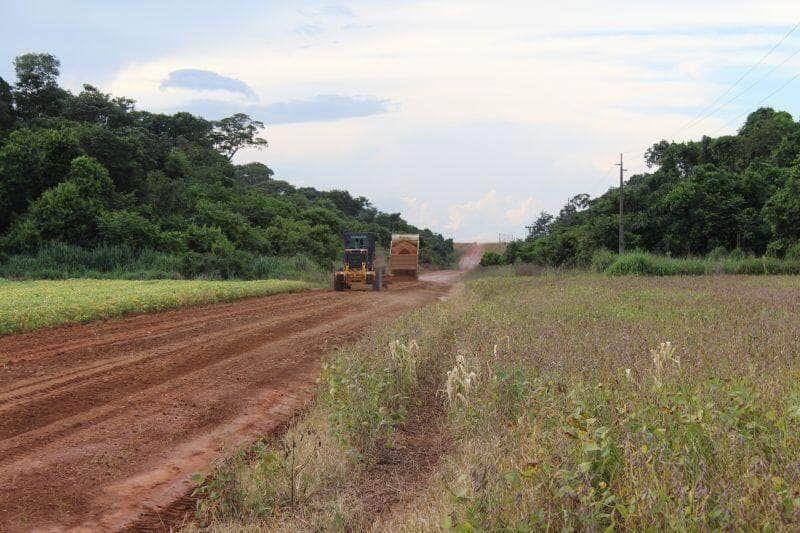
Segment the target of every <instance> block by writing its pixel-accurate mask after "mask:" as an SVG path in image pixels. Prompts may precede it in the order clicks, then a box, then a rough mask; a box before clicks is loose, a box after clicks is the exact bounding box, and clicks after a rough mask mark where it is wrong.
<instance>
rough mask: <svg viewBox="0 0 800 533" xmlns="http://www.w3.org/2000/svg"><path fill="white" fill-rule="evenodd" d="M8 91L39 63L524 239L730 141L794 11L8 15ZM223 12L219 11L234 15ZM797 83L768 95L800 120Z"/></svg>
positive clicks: (727, 5)
mask: <svg viewBox="0 0 800 533" xmlns="http://www.w3.org/2000/svg"><path fill="white" fill-rule="evenodd" d="M0 4H2V5H0V10H2V13H0V35H2V36H3V37H2V39H0V76H2V77H4V78H6V79H9V80H13V69H12V67H11V60H12V59H13V57H14V56H16V55H18V54H20V53H24V52H28V51H47V52H51V53H53V54H55V55H56V56H58V57H59V58H60V59H61V61H62V84H63V85H64V86H65V87H67V88H69V89H71V90H73V91H75V90H79V88H80V85H81V83H84V82H88V83H92V84H95V85H97V86H99V87H100V88H101V89H103V90H105V91H107V92H112V93H113V94H115V95H119V96H127V97H131V98H134V99H135V100H137V102H138V104H137V105H138V107H139V108H141V109H148V110H153V111H176V110H189V111H192V112H195V113H199V114H203V115H205V116H208V117H209V118H217V117H218V116H221V115H224V114H230V113H233V112H236V111H245V112H248V113H250V114H251V115H253V116H254V117H255V118H258V119H260V120H263V121H264V122H266V123H267V130H266V132H264V136H266V137H267V138H268V139H269V141H270V147H269V148H268V149H267V150H265V151H260V152H254V151H245V152H242V153H240V155H238V156H237V159H238V160H239V162H246V161H251V160H257V161H262V162H265V163H267V164H269V165H270V166H271V167H272V168H273V169H274V170H275V171H276V173H277V175H278V176H279V177H281V178H283V179H286V180H288V181H290V182H294V183H297V184H302V185H309V186H314V187H319V188H325V189H329V188H344V189H348V190H350V191H352V192H353V193H355V194H357V195H365V196H367V197H369V198H371V199H373V201H374V202H375V203H376V205H378V207H380V208H382V209H386V210H399V211H401V212H402V213H403V214H404V215H405V216H406V217H407V218H408V219H410V220H411V221H412V222H414V223H417V224H419V225H423V226H430V227H432V228H433V229H436V230H438V231H442V232H444V233H446V234H448V235H452V236H454V237H456V238H457V239H459V240H472V239H481V240H489V239H492V238H496V236H497V234H498V233H505V234H517V235H521V234H522V232H523V226H524V225H525V224H526V223H527V222H528V221H529V220H530V219H531V218H533V217H534V216H535V215H536V213H538V211H540V210H542V209H545V210H549V211H557V210H558V209H559V208H560V206H561V205H562V204H563V203H564V201H565V200H566V199H567V198H568V197H570V196H572V195H574V194H576V193H579V192H589V193H592V194H598V193H601V192H603V190H605V189H606V188H607V187H608V186H610V185H612V184H613V183H614V173H613V171H611V165H612V163H613V162H614V160H615V158H616V157H618V155H617V154H618V153H619V152H620V151H625V152H626V157H627V158H628V161H629V163H628V165H627V166H628V168H630V169H631V170H633V171H635V170H640V169H641V168H642V164H641V155H640V152H641V151H643V150H644V149H645V148H646V146H647V145H648V144H650V143H652V142H654V141H656V140H658V139H660V138H662V137H666V136H669V135H672V136H673V138H675V139H685V138H695V137H698V136H699V135H701V134H703V133H712V132H718V133H728V132H732V131H734V130H735V129H736V127H737V125H738V122H739V121H737V120H733V119H735V118H736V117H737V116H738V115H740V114H742V113H746V112H747V111H748V110H750V109H752V108H753V106H754V105H756V104H757V103H758V102H759V101H760V100H762V99H764V98H765V97H766V96H768V95H769V94H770V93H771V92H772V91H773V90H775V89H777V88H778V87H780V86H781V85H782V84H783V83H785V82H786V81H787V80H789V79H790V78H791V77H792V76H794V75H795V74H797V73H798V72H800V54H798V55H797V56H794V57H792V58H791V59H789V60H787V61H786V62H785V63H784V64H783V65H781V66H780V67H778V68H775V67H777V65H779V64H780V63H781V62H782V61H784V60H785V59H786V58H787V57H789V56H790V54H792V53H794V52H796V51H797V50H798V49H800V29H799V30H797V32H796V33H795V34H793V35H792V36H791V37H790V38H788V39H786V41H785V42H784V43H783V44H782V45H781V46H780V47H779V48H778V49H776V50H775V51H774V52H773V53H772V54H771V55H770V56H769V57H768V58H767V59H766V60H765V61H764V63H763V65H761V66H760V67H759V68H757V69H755V70H754V71H753V72H752V73H751V74H750V75H749V76H748V77H747V78H746V79H745V80H743V82H742V83H741V84H740V86H739V87H737V89H735V90H733V91H732V92H731V93H730V94H728V95H727V96H726V97H725V98H724V99H723V100H722V102H723V103H725V102H726V101H727V100H728V99H730V98H732V97H733V96H736V95H737V94H738V92H739V91H740V90H741V89H744V88H746V87H748V86H749V85H750V84H751V83H753V82H755V81H757V80H759V78H760V77H761V76H763V75H764V74H766V73H768V72H770V70H772V69H774V72H772V73H771V74H770V75H769V76H768V77H767V78H766V79H764V80H762V81H760V82H759V83H757V84H756V85H755V86H754V87H753V88H752V89H751V90H748V91H747V92H745V93H744V94H742V95H741V96H740V97H738V98H736V99H735V100H733V101H732V102H730V103H729V104H726V105H723V106H722V107H721V108H720V109H719V110H718V111H717V112H715V113H714V114H713V115H712V116H710V117H708V118H707V119H704V120H702V121H699V122H698V123H696V124H692V125H690V127H683V126H685V125H686V124H687V122H689V121H690V119H692V118H693V117H695V116H696V115H697V114H698V113H699V112H700V111H701V110H702V109H703V108H705V107H706V106H707V105H708V104H710V103H711V102H712V101H714V99H715V98H716V97H717V96H718V95H720V94H721V93H722V92H723V91H725V89H726V88H727V87H728V86H729V84H730V83H732V82H733V81H734V80H736V79H737V78H738V77H739V76H740V75H741V74H743V73H744V72H745V71H746V70H747V68H748V67H749V66H750V65H752V64H754V63H755V62H757V61H758V60H759V59H760V58H761V57H762V56H763V55H764V53H765V52H766V51H767V50H769V49H770V47H771V46H772V45H774V44H775V43H776V42H778V40H779V39H780V38H781V37H782V36H783V35H784V34H785V33H786V32H787V31H788V30H789V29H790V28H791V27H792V26H793V25H794V24H795V23H797V22H798V20H800V9H798V7H797V3H796V1H774V2H770V1H767V2H759V3H756V2H752V1H742V0H730V1H724V2H723V1H715V0H711V1H704V2H697V1H684V0H675V1H673V2H670V3H668V4H667V3H663V2H647V1H641V2H636V3H633V2H623V1H614V0H611V1H608V2H602V3H599V2H589V1H580V2H578V1H564V2H559V3H553V2H535V1H521V0H520V1H502V2H488V1H483V2H474V1H471V0H442V1H433V0H427V1H424V2H423V1H420V2H398V1H392V2H390V1H384V0H372V1H369V2H358V1H354V2H310V1H304V2H264V1H261V2H256V1H244V0H241V1H233V2H225V3H224V4H223V3H219V2H198V1H197V0H194V1H191V2H190V1H168V2H165V1H163V0H162V1H159V2H154V1H146V0H145V1H137V2H132V1H124V0H122V1H115V2H105V1H100V0H96V1H88V0H82V1H80V0H79V1H71V2H56V1H36V0H28V1H17V0H0ZM223 5H224V7H220V6H223ZM798 95H800V80H797V81H796V82H795V83H793V84H790V85H789V86H787V87H786V88H785V89H783V90H782V91H780V92H778V93H777V94H775V95H774V96H771V97H769V98H767V99H766V100H765V102H764V103H763V104H762V105H772V106H774V107H778V108H781V109H785V110H787V111H789V112H791V113H792V114H793V115H795V117H796V118H797V115H798V114H800V97H798Z"/></svg>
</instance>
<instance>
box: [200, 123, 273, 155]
mask: <svg viewBox="0 0 800 533" xmlns="http://www.w3.org/2000/svg"><path fill="white" fill-rule="evenodd" d="M213 124H214V131H213V133H212V139H213V141H214V147H215V148H216V149H217V150H219V151H220V152H221V153H222V154H223V155H224V156H225V157H227V158H228V161H230V160H231V159H233V156H234V155H236V152H238V151H239V150H241V149H242V148H245V147H253V148H256V149H261V148H265V147H266V146H267V140H266V139H262V138H261V137H256V134H257V133H258V130H260V129H263V128H264V123H263V122H259V121H258V120H253V119H252V118H250V117H249V116H248V115H245V114H244V113H236V114H235V115H233V116H231V117H228V118H223V119H222V120H218V121H216V122H214V123H213Z"/></svg>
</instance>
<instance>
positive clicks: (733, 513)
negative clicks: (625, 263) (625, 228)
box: [199, 274, 800, 531]
mask: <svg viewBox="0 0 800 533" xmlns="http://www.w3.org/2000/svg"><path fill="white" fill-rule="evenodd" d="M799 300H800V279H798V278H797V277H789V276H775V277H763V276H760V277H744V276H742V277H723V276H705V277H662V278H655V277H630V276H628V277H609V276H605V275H559V274H556V275H554V274H546V275H541V276H529V277H514V276H505V277H503V276H499V275H498V276H495V277H491V278H479V279H474V280H472V281H470V282H468V283H467V288H466V290H465V291H463V292H461V293H460V294H457V295H456V296H455V297H454V298H453V299H452V300H451V301H449V302H446V303H439V304H436V305H433V306H430V307H427V308H425V309H421V310H418V311H415V312H413V313H411V314H409V315H407V316H406V317H404V318H403V319H401V320H400V321H398V322H396V323H395V324H393V325H392V326H390V327H388V328H386V329H384V330H382V331H381V332H379V333H378V334H377V335H375V336H374V337H373V338H371V339H366V340H364V341H362V342H361V343H359V344H357V345H356V346H355V347H351V348H346V349H342V350H340V351H338V352H336V353H334V354H333V355H332V356H331V357H329V359H328V360H327V362H326V364H325V365H324V367H323V373H322V379H321V383H320V389H319V400H318V402H317V403H316V405H315V407H314V408H313V409H312V410H311V411H310V412H309V413H308V414H307V415H306V416H305V417H304V418H303V419H301V420H300V421H299V423H298V424H297V425H296V426H295V427H293V428H291V429H290V430H289V432H288V433H287V434H286V435H285V437H283V439H281V440H279V441H278V442H273V443H270V444H265V445H262V446H259V447H258V448H257V449H256V450H255V453H251V454H240V455H237V456H235V457H234V458H232V459H231V460H230V461H229V463H228V464H227V465H226V466H224V467H222V468H220V469H219V470H218V471H217V472H216V473H215V475H214V476H212V477H210V478H208V480H206V481H205V482H204V483H203V484H202V485H201V487H200V489H199V493H200V494H202V495H205V496H207V499H205V500H204V501H203V503H202V505H201V506H200V508H199V509H200V518H201V521H202V522H203V523H205V524H206V525H210V526H211V527H210V530H212V531H234V530H241V529H245V528H247V527H253V528H255V527H259V528H263V529H276V530H309V529H313V530H336V529H337V528H341V527H342V525H343V524H347V526H348V527H349V528H352V529H355V530H360V529H368V528H372V530H376V531H430V530H442V531H447V530H456V531H540V530H578V531H599V530H604V531H610V530H614V529H623V530H645V531H650V530H653V531H654V530H665V529H666V530H679V531H687V530H688V531H707V530H767V531H773V530H796V529H798V527H800V493H798V491H797V487H798V486H800V469H798V467H797V465H798V452H797V450H800V379H798V378H800V358H798V356H797V339H798V338H800V320H799V319H798V317H797V313H796V309H797V302H798V301H799ZM431 402H433V403H434V404H436V405H439V406H440V414H439V416H438V420H437V417H436V414H435V413H436V411H435V410H433V411H432V410H431V409H430V408H429V407H428V408H426V410H425V411H424V412H425V413H427V415H426V416H424V417H419V416H417V417H412V415H413V413H414V412H415V411H416V412H419V410H420V409H421V408H422V406H423V405H425V404H428V405H430V404H431ZM412 419H413V420H415V422H416V423H423V424H429V425H430V427H427V426H425V427H421V428H420V427H415V428H414V429H415V432H416V433H423V432H429V431H436V432H438V433H441V431H442V430H441V428H442V427H443V428H444V431H445V434H446V435H447V436H448V437H447V438H448V439H449V442H450V444H451V445H450V446H449V447H447V450H448V451H447V452H446V455H445V457H444V458H443V459H442V460H440V461H438V462H433V463H432V464H433V465H434V466H432V467H431V468H432V470H431V471H430V472H429V473H426V475H425V476H424V479H425V480H426V481H425V482H424V483H423V484H422V485H419V484H418V483H419V482H416V483H417V484H414V485H412V487H411V488H408V487H407V486H406V488H402V487H403V486H402V484H401V483H402V477H400V476H398V479H394V478H393V477H392V476H393V475H394V474H392V473H391V472H392V471H391V468H392V467H391V465H392V464H393V463H392V462H391V461H390V462H387V461H386V460H385V459H386V458H387V457H389V458H391V457H393V456H394V454H397V453H400V454H402V453H403V445H402V444H403V443H402V442H400V444H401V445H400V446H398V445H397V444H398V439H402V433H401V432H399V431H398V429H399V428H401V427H402V426H403V425H404V424H406V423H407V422H408V421H409V420H412ZM420 420H422V422H420ZM437 428H439V429H438V430H437ZM400 463H402V459H401V460H400ZM376 465H377V466H376ZM387 465H389V466H387ZM387 469H389V472H390V473H389V475H388V479H387V480H386V481H385V482H386V483H387V484H389V483H391V485H392V486H398V487H401V488H399V489H398V490H401V491H402V493H404V494H405V497H407V498H409V500H410V501H411V503H410V504H408V505H402V506H398V507H397V511H396V512H394V513H388V514H386V515H384V516H379V517H375V516H374V515H373V514H371V511H370V507H369V505H365V501H364V500H363V498H364V497H365V496H364V493H365V487H366V488H367V489H368V488H369V487H374V486H375V485H376V484H380V483H382V481H381V479H380V476H381V472H385V471H386V470H387ZM367 493H369V491H368V490H367ZM366 497H367V498H369V494H367V496H366ZM376 518H377V520H378V521H377V523H375V520H376Z"/></svg>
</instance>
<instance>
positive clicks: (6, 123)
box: [0, 78, 17, 140]
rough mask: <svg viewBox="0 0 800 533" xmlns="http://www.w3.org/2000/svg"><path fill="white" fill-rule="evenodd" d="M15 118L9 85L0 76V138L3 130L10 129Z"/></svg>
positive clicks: (12, 97) (12, 96) (0, 138)
mask: <svg viewBox="0 0 800 533" xmlns="http://www.w3.org/2000/svg"><path fill="white" fill-rule="evenodd" d="M16 119H17V117H16V115H15V113H14V95H13V93H12V92H11V86H10V85H9V84H8V82H6V80H4V79H3V78H0V140H2V137H1V135H2V134H3V132H5V131H8V130H10V129H11V127H12V126H13V125H14V122H15V121H16Z"/></svg>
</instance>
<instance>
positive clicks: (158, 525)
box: [0, 247, 480, 531]
mask: <svg viewBox="0 0 800 533" xmlns="http://www.w3.org/2000/svg"><path fill="white" fill-rule="evenodd" d="M475 257H477V258H478V260H479V259H480V249H479V247H475V249H474V250H470V252H469V253H468V254H465V256H464V258H463V259H462V260H463V261H464V263H463V268H468V267H469V266H470V265H472V264H473V263H474V262H475ZM458 276H459V272H458V271H444V272H442V271H440V272H432V273H428V274H426V276H424V277H423V280H421V281H419V282H413V283H406V284H395V285H393V286H392V287H391V288H390V290H389V291H388V292H386V293H372V292H360V293H333V292H329V291H313V292H306V293H300V294H291V295H281V296H273V297H268V298H255V299H249V300H244V301H239V302H234V303H226V304H215V305H209V306H203V307H195V308H190V309H183V310H177V311H170V312H165V313H159V314H152V315H141V316H134V317H128V318H123V319H118V320H112V321H107V322H97V323H92V324H87V325H77V326H69V327H63V328H59V329H54V330H47V331H41V332H34V333H28V334H20V335H10V336H6V337H0V480H2V482H1V483H0V531H16V530H19V531H22V530H24V531H29V530H32V529H35V530H63V529H78V530H81V529H83V530H98V529H102V530H120V529H155V530H158V529H164V524H165V523H174V522H175V519H176V515H177V514H183V512H185V511H186V509H187V507H189V506H190V505H191V501H190V499H188V498H187V494H188V492H189V491H190V488H191V484H190V482H189V479H188V477H189V476H190V475H191V474H192V473H195V472H198V471H203V470H204V469H206V468H207V467H208V465H209V463H210V462H211V461H212V460H213V459H215V458H217V457H219V456H220V455H222V454H224V453H225V450H230V449H231V448H233V447H235V446H238V445H241V444H243V443H247V442H252V441H253V440H254V439H256V438H258V437H260V436H264V435H267V434H269V433H270V432H272V431H274V430H275V429H276V428H278V427H280V426H281V425H283V424H285V423H286V422H287V421H288V420H289V419H290V418H291V417H292V415H293V414H294V413H296V412H297V411H298V409H300V408H302V407H303V406H304V405H305V404H306V403H307V402H308V400H309V398H310V396H311V393H312V391H313V387H314V382H315V379H316V376H317V372H318V364H319V359H320V357H321V355H323V354H324V353H327V352H329V351H330V350H331V349H333V348H334V347H335V346H337V345H340V344H343V343H346V342H350V341H352V340H354V339H355V338H357V337H359V336H360V335H363V334H364V331H363V330H362V327H363V324H365V323H374V320H375V318H376V317H378V319H379V320H378V322H382V321H386V320H389V319H391V318H393V317H396V316H397V315H399V314H400V313H402V312H403V311H405V310H408V309H410V308H413V307H416V306H419V305H422V304H424V303H426V302H429V301H431V300H433V299H436V298H437V297H441V296H443V295H444V294H446V293H447V291H448V290H449V287H450V285H451V284H452V283H453V282H454V281H456V280H457V278H458ZM184 504H186V505H184Z"/></svg>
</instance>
